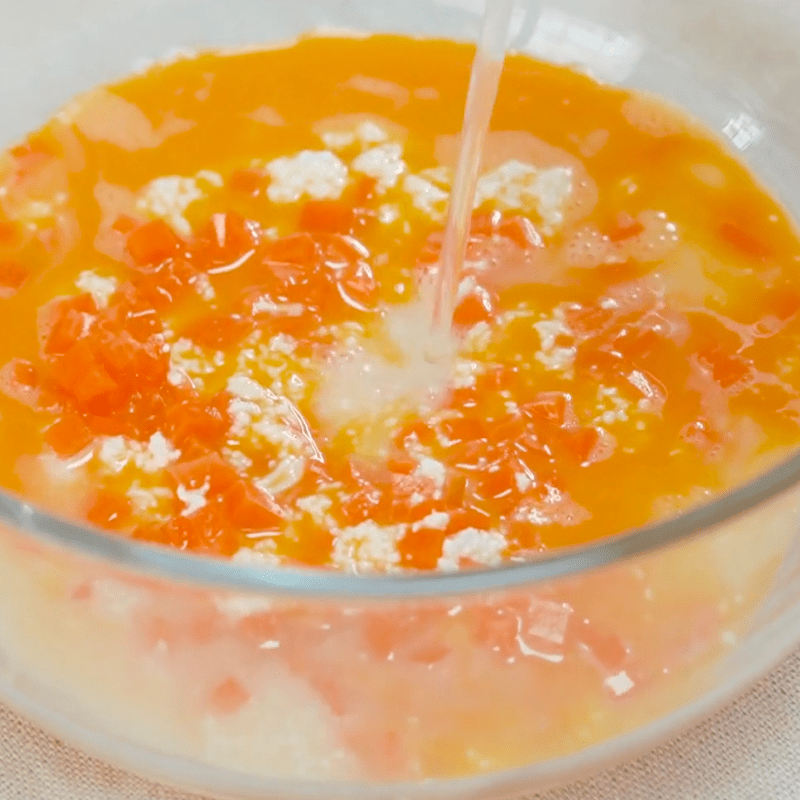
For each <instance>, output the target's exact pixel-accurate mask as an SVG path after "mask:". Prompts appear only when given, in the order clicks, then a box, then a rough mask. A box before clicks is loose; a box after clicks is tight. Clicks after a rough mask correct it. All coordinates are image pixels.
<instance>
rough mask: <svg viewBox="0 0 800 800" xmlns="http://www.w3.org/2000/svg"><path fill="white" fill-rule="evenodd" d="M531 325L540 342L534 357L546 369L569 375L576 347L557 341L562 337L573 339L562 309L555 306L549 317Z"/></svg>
mask: <svg viewBox="0 0 800 800" xmlns="http://www.w3.org/2000/svg"><path fill="white" fill-rule="evenodd" d="M533 327H534V328H535V329H536V332H537V333H538V334H539V341H540V342H541V349H540V350H537V352H536V353H535V355H534V358H535V359H536V360H537V361H538V362H539V363H540V364H542V366H544V368H545V369H547V370H551V371H557V372H563V373H565V375H566V376H567V377H569V376H571V374H572V365H573V363H574V361H575V354H576V348H575V347H574V346H571V345H570V346H564V345H563V344H560V343H559V342H560V341H561V340H562V339H563V338H564V337H568V338H569V339H573V333H572V331H571V330H570V328H569V327H568V326H567V324H566V322H565V321H564V312H563V309H561V308H559V307H556V308H555V309H554V310H553V316H552V317H551V318H545V319H542V320H539V322H535V323H534V324H533Z"/></svg>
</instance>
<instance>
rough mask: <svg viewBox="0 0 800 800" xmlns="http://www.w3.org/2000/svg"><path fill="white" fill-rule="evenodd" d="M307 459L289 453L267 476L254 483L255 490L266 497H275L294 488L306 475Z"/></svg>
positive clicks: (303, 456)
mask: <svg viewBox="0 0 800 800" xmlns="http://www.w3.org/2000/svg"><path fill="white" fill-rule="evenodd" d="M307 466H308V459H307V458H306V457H305V455H297V454H292V453H289V454H287V455H285V456H283V457H282V458H280V459H279V461H278V464H277V466H276V467H275V469H273V470H272V472H270V473H269V474H268V475H265V476H264V477H263V478H258V479H257V480H255V481H254V484H255V486H256V488H258V489H260V490H261V491H262V492H266V493H267V494H268V495H276V494H280V493H281V492H285V491H287V490H289V489H291V488H292V486H296V485H297V484H298V483H299V482H300V481H301V480H302V478H303V475H305V473H306V467H307Z"/></svg>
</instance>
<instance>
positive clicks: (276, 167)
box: [266, 150, 349, 203]
mask: <svg viewBox="0 0 800 800" xmlns="http://www.w3.org/2000/svg"><path fill="white" fill-rule="evenodd" d="M266 171H267V174H268V175H269V177H270V178H271V183H270V184H269V186H268V187H267V197H268V198H269V199H270V200H271V201H272V202H273V203H296V202H297V201H298V200H300V198H301V197H304V196H307V197H310V198H312V199H313V200H338V199H339V198H340V197H341V196H342V192H343V191H344V188H345V186H347V182H348V179H349V173H348V169H347V166H346V165H345V164H344V162H343V161H342V160H341V159H340V158H339V157H338V156H336V155H335V154H334V153H331V152H330V151H329V150H302V151H301V152H299V153H298V154H297V155H295V156H285V157H283V158H276V159H275V160H274V161H271V162H270V163H269V164H267V165H266Z"/></svg>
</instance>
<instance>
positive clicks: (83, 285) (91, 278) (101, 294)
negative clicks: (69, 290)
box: [75, 270, 119, 308]
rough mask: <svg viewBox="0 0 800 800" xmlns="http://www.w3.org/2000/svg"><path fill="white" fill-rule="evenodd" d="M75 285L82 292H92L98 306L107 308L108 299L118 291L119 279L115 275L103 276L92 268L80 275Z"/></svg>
mask: <svg viewBox="0 0 800 800" xmlns="http://www.w3.org/2000/svg"><path fill="white" fill-rule="evenodd" d="M75 286H76V287H77V288H78V289H80V290H81V291H82V292H86V293H88V294H90V295H91V296H92V297H93V298H94V302H95V303H96V304H97V307H98V308H107V307H108V301H109V300H110V299H111V297H112V295H113V294H114V292H116V291H117V287H118V286H119V281H118V280H117V279H116V278H114V277H111V276H109V277H105V278H104V277H103V276H102V275H98V274H97V273H96V272H92V270H84V271H83V272H81V274H80V275H78V278H77V280H76V281H75Z"/></svg>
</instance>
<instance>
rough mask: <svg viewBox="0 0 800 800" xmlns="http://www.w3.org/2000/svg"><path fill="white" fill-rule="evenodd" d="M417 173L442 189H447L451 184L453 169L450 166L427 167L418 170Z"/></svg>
mask: <svg viewBox="0 0 800 800" xmlns="http://www.w3.org/2000/svg"><path fill="white" fill-rule="evenodd" d="M419 174H420V176H421V177H423V178H425V180H428V181H430V182H431V183H434V184H436V185H437V186H439V187H440V188H442V189H447V190H449V189H450V187H451V186H452V185H453V170H451V169H450V167H428V168H427V169H423V170H420V172H419Z"/></svg>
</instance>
